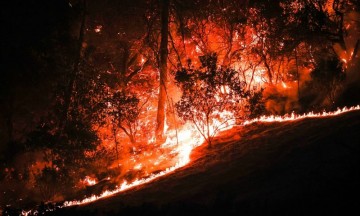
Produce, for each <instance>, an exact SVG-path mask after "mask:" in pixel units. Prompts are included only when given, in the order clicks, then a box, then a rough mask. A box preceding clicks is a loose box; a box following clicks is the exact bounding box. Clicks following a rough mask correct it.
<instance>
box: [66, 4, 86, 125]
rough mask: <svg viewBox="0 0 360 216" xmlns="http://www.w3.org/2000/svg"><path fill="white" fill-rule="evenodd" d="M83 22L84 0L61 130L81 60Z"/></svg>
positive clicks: (83, 33)
mask: <svg viewBox="0 0 360 216" xmlns="http://www.w3.org/2000/svg"><path fill="white" fill-rule="evenodd" d="M85 22H86V0H83V14H82V19H81V25H80V30H79V39H78V42H77V50H76V52H77V53H76V58H75V60H74V66H73V70H72V73H71V74H70V80H69V85H68V86H67V89H66V90H65V95H64V108H63V114H62V119H60V121H61V123H60V130H63V129H64V128H65V126H66V125H67V121H68V117H69V116H68V115H69V109H70V105H71V100H72V97H73V92H74V88H75V81H76V76H77V74H78V72H79V65H80V60H81V56H82V46H83V42H84V35H85Z"/></svg>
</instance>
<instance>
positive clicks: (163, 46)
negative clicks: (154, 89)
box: [155, 0, 170, 140]
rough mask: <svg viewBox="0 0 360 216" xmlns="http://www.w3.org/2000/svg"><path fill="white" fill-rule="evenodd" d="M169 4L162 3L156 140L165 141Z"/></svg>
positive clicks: (168, 0) (166, 0)
mask: <svg viewBox="0 0 360 216" xmlns="http://www.w3.org/2000/svg"><path fill="white" fill-rule="evenodd" d="M169 4H170V0H164V1H162V8H161V42H160V52H159V53H160V89H159V101H158V111H157V119H156V122H157V126H156V132H155V135H156V138H157V139H159V140H162V139H163V133H164V126H165V104H166V95H167V93H166V85H167V58H168V33H169Z"/></svg>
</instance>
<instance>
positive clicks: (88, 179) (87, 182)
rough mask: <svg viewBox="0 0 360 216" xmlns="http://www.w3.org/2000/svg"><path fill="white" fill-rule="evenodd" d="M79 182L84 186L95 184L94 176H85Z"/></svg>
mask: <svg viewBox="0 0 360 216" xmlns="http://www.w3.org/2000/svg"><path fill="white" fill-rule="evenodd" d="M81 183H83V184H84V185H86V186H91V185H95V184H96V183H97V181H96V179H95V178H92V177H90V176H85V178H84V179H83V180H81Z"/></svg>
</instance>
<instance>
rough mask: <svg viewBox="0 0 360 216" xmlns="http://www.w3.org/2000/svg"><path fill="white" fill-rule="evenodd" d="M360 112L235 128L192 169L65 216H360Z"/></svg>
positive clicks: (196, 158) (202, 151)
mask: <svg viewBox="0 0 360 216" xmlns="http://www.w3.org/2000/svg"><path fill="white" fill-rule="evenodd" d="M359 162H360V112H359V111H356V112H352V113H348V114H344V115H341V116H337V117H331V118H322V119H305V120H301V121H296V122H287V123H266V124H265V123H264V124H254V125H250V126H247V127H244V128H243V127H239V128H235V129H232V130H231V131H228V132H226V133H224V134H222V135H221V136H220V138H218V144H215V145H214V146H213V147H212V148H211V149H208V148H207V147H206V145H203V146H200V147H199V148H197V149H196V150H195V151H194V152H193V154H192V162H191V164H189V165H188V166H186V167H183V168H181V169H180V170H178V171H176V172H174V173H172V174H170V175H168V176H165V177H163V178H161V179H159V180H157V181H155V182H152V183H150V184H148V185H145V186H140V187H138V188H136V189H134V190H131V191H128V192H125V193H122V194H118V195H116V196H113V197H111V198H107V199H103V200H99V201H97V202H94V203H91V204H88V205H85V206H79V207H72V208H67V209H63V210H62V211H61V212H58V213H59V214H63V213H66V214H70V213H75V214H87V215H89V214H91V215H104V214H105V215H113V214H115V213H123V214H121V215H205V214H211V215H213V214H218V215H232V214H234V215H235V214H236V215H237V214H241V215H258V214H259V215H263V214H267V215H269V214H271V215H273V214H287V215H314V214H320V215H324V214H330V215H338V214H341V215H343V214H346V213H348V212H351V211H352V210H356V211H358V212H360V211H359V208H360V207H359V206H360V202H359V199H360V198H359V188H360V171H359V170H360V169H359V168H360V166H359V164H360V163H359Z"/></svg>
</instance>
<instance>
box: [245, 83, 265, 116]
mask: <svg viewBox="0 0 360 216" xmlns="http://www.w3.org/2000/svg"><path fill="white" fill-rule="evenodd" d="M263 91H264V89H261V90H260V91H252V92H250V93H249V98H248V104H247V105H246V106H245V107H246V110H247V112H248V113H249V114H248V116H247V117H248V118H250V119H252V118H257V117H260V116H261V115H265V114H266V113H267V112H266V108H265V99H264V98H263Z"/></svg>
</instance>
